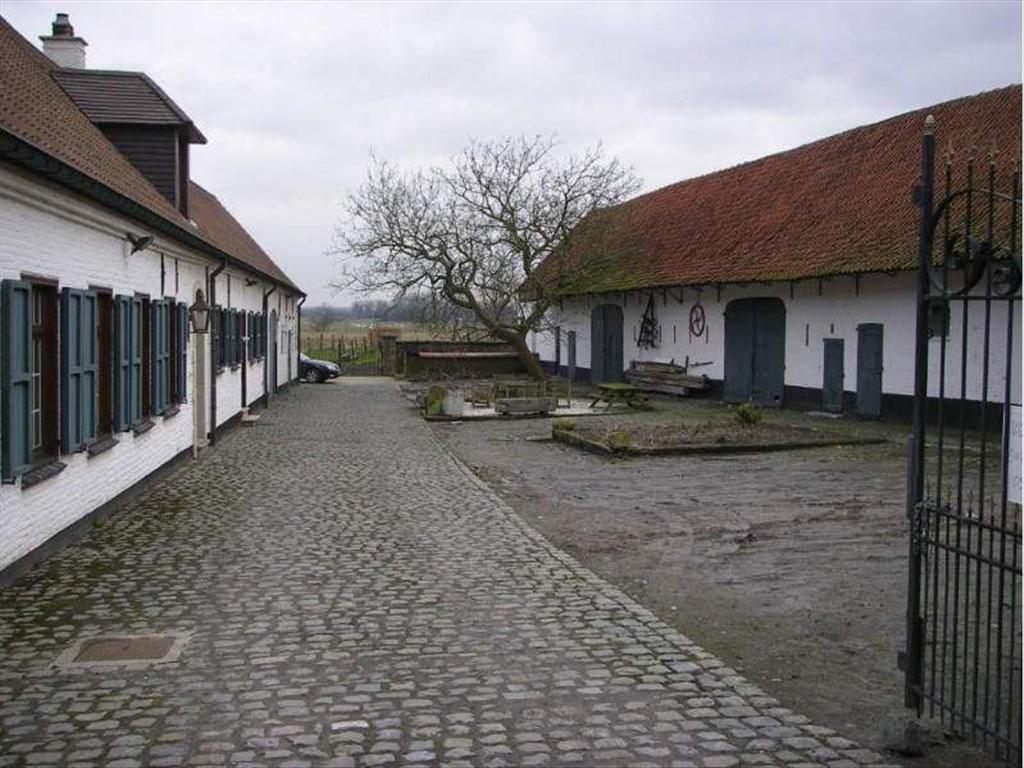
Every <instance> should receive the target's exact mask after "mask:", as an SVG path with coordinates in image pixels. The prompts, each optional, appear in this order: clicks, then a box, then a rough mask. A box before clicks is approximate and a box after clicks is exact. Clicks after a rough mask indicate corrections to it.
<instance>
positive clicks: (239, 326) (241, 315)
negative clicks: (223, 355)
mask: <svg viewBox="0 0 1024 768" xmlns="http://www.w3.org/2000/svg"><path fill="white" fill-rule="evenodd" d="M244 363H245V310H244V309H240V310H238V312H237V313H236V314H235V365H242V364H244Z"/></svg>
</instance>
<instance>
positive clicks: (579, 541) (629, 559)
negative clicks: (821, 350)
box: [434, 398, 988, 766]
mask: <svg viewBox="0 0 1024 768" xmlns="http://www.w3.org/2000/svg"><path fill="white" fill-rule="evenodd" d="M655 403H656V406H657V407H656V409H655V410H654V411H652V412H639V413H636V414H635V415H630V416H628V417H627V418H629V419H633V420H636V421H637V423H638V424H641V423H643V422H644V421H645V420H648V421H651V422H652V423H653V422H654V421H657V420H663V419H665V418H666V416H668V417H669V418H671V417H672V416H673V414H676V415H677V416H678V414H685V416H686V417H691V416H696V417H699V418H710V419H721V418H730V415H729V412H728V411H727V409H726V408H725V406H722V405H721V404H719V403H712V402H709V401H683V400H673V399H671V398H664V399H662V398H658V399H657V400H656V401H655ZM606 418H607V419H616V420H619V421H621V419H622V418H623V416H622V415H621V413H620V414H617V415H615V416H608V417H604V416H601V417H588V418H587V419H586V421H587V422H588V423H589V422H590V421H591V419H606ZM770 418H772V419H774V420H777V421H778V422H779V423H793V424H804V425H806V424H811V423H820V420H817V419H813V418H809V417H807V416H805V415H803V414H796V413H790V412H782V413H781V414H773V415H772V416H771V417H770ZM582 421H584V420H583V419H581V420H580V422H581V423H582ZM595 423H596V422H595ZM828 426H829V428H830V429H842V430H847V431H848V432H850V433H851V434H857V435H860V436H886V437H889V438H891V442H889V443H886V444H882V445H867V446H847V447H834V448H818V449H809V450H800V451H790V452H782V453H762V454H746V455H722V456H674V457H631V458H611V457H602V456H596V455H592V454H588V453H584V452H582V451H579V450H577V449H575V448H572V447H569V446H564V445H560V444H557V443H553V442H550V441H547V440H545V439H544V438H546V437H548V436H549V435H550V429H551V422H550V421H548V420H543V419H538V420H524V421H491V422H481V423H472V424H470V423H455V424H436V425H435V426H434V430H435V433H436V434H437V435H438V436H439V438H440V439H441V440H442V442H443V443H444V444H445V445H446V446H448V447H449V449H450V450H452V451H453V452H454V453H455V454H456V455H458V456H459V457H460V458H461V459H462V460H463V461H465V462H466V463H467V464H468V465H469V466H471V467H472V468H473V470H474V471H475V472H476V473H477V474H478V475H479V476H480V477H481V478H483V479H484V480H485V481H486V482H488V483H489V484H490V485H491V486H492V487H493V488H494V489H495V490H496V491H497V492H498V493H499V494H500V495H501V496H502V497H504V498H505V499H506V500H507V501H508V502H509V503H510V504H511V506H512V507H513V508H514V509H515V510H516V511H517V512H518V513H519V514H520V515H521V516H522V517H523V518H524V519H525V520H527V521H528V522H529V523H530V524H532V525H533V526H534V527H536V528H537V529H538V530H540V531H541V532H542V533H543V534H544V535H546V536H547V537H548V538H549V539H550V540H551V541H553V542H554V543H556V544H557V545H558V546H560V547H561V548H563V549H564V550H565V551H567V552H569V553H571V554H572V555H573V556H574V557H576V558H577V559H579V560H580V561H581V562H583V563H585V564H586V565H587V566H589V567H590V568H591V569H593V570H594V571H595V572H597V573H599V574H600V575H601V576H603V577H605V578H607V579H609V580H610V581H612V582H614V583H616V584H617V585H619V586H620V587H622V588H623V589H625V590H626V591H627V592H629V593H630V594H631V595H632V596H633V597H634V598H635V599H637V600H638V601H639V602H641V603H642V604H644V605H646V606H647V607H649V608H650V609H651V610H653V611H655V612H656V613H657V614H659V615H660V616H661V617H662V618H664V619H666V620H668V621H669V622H671V623H673V624H674V625H676V626H677V627H678V628H679V629H680V631H682V632H684V633H685V634H687V635H689V636H690V637H692V638H693V639H694V640H696V641H697V642H699V643H700V644H701V645H703V646H705V647H707V648H708V649H709V650H711V651H713V652H714V653H716V654H718V655H720V656H721V657H722V658H723V659H725V660H726V661H727V663H730V664H731V665H732V666H734V667H736V668H737V669H740V670H742V671H743V673H744V674H745V675H746V676H747V677H748V678H749V679H751V680H752V681H755V682H757V683H758V684H760V685H762V686H763V687H764V688H765V689H766V690H768V691H769V692H770V693H772V694H773V695H775V696H777V697H778V698H779V699H781V700H783V701H784V702H785V703H786V705H787V706H792V707H794V708H795V709H797V710H798V711H803V712H806V713H808V714H812V715H813V716H814V717H815V718H817V719H819V720H821V721H822V722H824V723H827V724H829V725H831V726H833V727H835V728H837V729H839V730H841V731H842V732H844V733H846V734H849V735H850V736H851V737H853V738H856V739H857V740H859V741H861V742H863V743H864V744H866V745H870V746H874V747H876V748H882V747H883V746H884V741H885V736H884V734H883V730H884V728H885V727H886V726H887V725H888V724H891V723H894V722H895V721H898V720H900V719H901V718H903V717H905V714H906V710H904V708H903V706H902V697H903V690H902V676H901V673H900V672H899V671H898V670H897V667H896V654H897V652H898V651H899V650H900V648H901V647H902V644H903V632H904V623H903V622H904V618H903V615H904V606H905V594H906V578H907V575H906V574H907V568H906V557H907V553H906V546H907V522H906V518H905V514H904V497H905V463H904V452H905V449H904V439H905V435H906V433H907V430H908V428H907V427H904V426H891V425H881V424H867V423H863V422H858V421H855V420H852V419H842V420H836V421H830V422H829V424H828ZM904 762H906V763H907V764H908V765H915V764H918V765H946V766H952V765H984V764H986V763H987V762H988V761H987V760H986V759H985V758H982V757H980V756H978V755H977V754H976V753H973V752H971V751H970V750H968V749H966V748H965V747H964V746H963V745H959V744H951V745H947V746H944V747H941V748H935V749H933V750H932V751H931V752H930V753H929V754H928V755H927V756H926V757H925V758H918V759H913V760H908V759H904Z"/></svg>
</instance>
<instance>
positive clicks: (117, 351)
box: [114, 296, 132, 432]
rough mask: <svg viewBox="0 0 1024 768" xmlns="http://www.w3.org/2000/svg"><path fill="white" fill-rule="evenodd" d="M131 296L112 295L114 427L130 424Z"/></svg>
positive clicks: (119, 428)
mask: <svg viewBox="0 0 1024 768" xmlns="http://www.w3.org/2000/svg"><path fill="white" fill-rule="evenodd" d="M131 301H132V300H131V297H130V296H115V297H114V429H115V430H116V431H117V432H125V431H127V429H128V427H130V426H131V423H132V417H131V398H130V396H129V393H130V391H131Z"/></svg>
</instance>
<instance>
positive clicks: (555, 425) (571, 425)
mask: <svg viewBox="0 0 1024 768" xmlns="http://www.w3.org/2000/svg"><path fill="white" fill-rule="evenodd" d="M551 429H561V430H563V431H565V432H572V431H573V430H574V429H576V422H575V421H573V420H572V419H566V418H561V419H555V420H554V421H553V422H552V423H551Z"/></svg>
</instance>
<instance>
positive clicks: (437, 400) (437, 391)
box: [423, 384, 448, 416]
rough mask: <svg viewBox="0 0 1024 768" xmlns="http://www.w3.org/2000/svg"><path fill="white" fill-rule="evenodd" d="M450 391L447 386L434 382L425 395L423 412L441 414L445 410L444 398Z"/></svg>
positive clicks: (430, 414) (428, 414) (429, 414)
mask: <svg viewBox="0 0 1024 768" xmlns="http://www.w3.org/2000/svg"><path fill="white" fill-rule="evenodd" d="M447 393H448V390H447V388H446V387H443V386H441V385H440V384H433V385H431V387H430V388H429V389H428V390H427V394H426V395H424V396H423V412H424V413H425V414H426V415H427V416H440V415H441V414H442V413H443V412H444V398H445V395H446V394H447Z"/></svg>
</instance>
